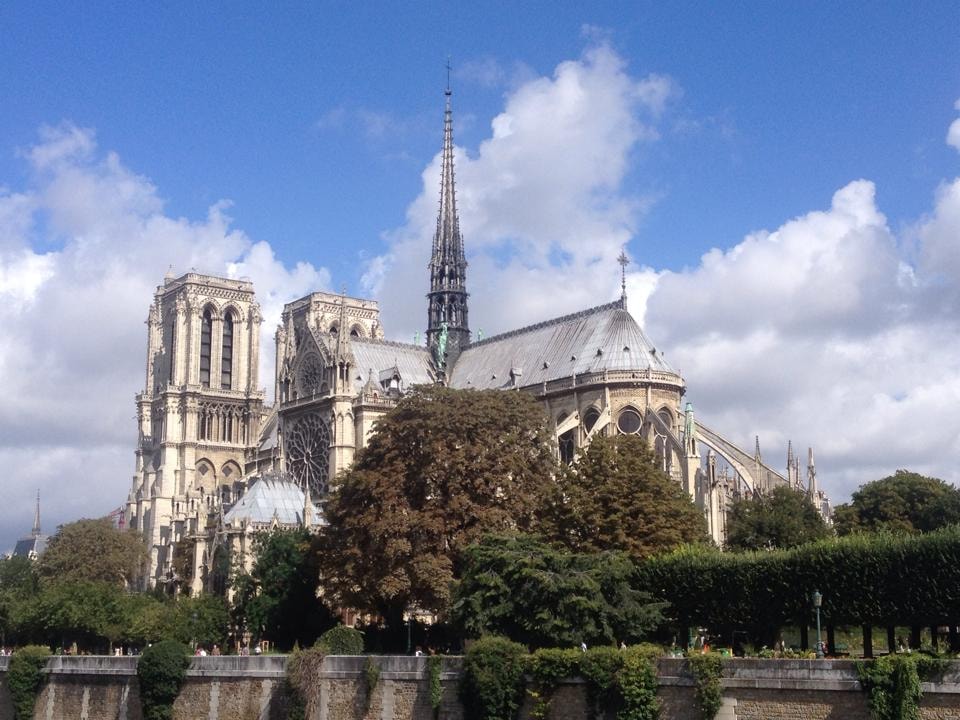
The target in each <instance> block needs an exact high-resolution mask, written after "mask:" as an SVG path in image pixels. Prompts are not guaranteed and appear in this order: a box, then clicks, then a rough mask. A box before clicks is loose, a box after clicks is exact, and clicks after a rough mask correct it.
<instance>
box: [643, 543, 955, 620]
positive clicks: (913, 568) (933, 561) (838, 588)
mask: <svg viewBox="0 0 960 720" xmlns="http://www.w3.org/2000/svg"><path fill="white" fill-rule="evenodd" d="M958 566H960V527H951V528H947V529H945V530H941V531H938V532H933V533H928V534H925V535H910V536H906V535H891V534H861V535H852V536H847V537H842V538H832V539H829V540H823V541H820V542H816V543H811V544H809V545H803V546H800V547H797V548H794V549H791V550H782V551H773V552H752V553H730V552H726V553H721V552H720V551H718V550H710V549H704V548H693V547H688V548H683V549H680V550H677V551H675V552H672V553H669V554H665V555H660V556H657V557H654V558H651V559H649V560H647V561H646V562H644V563H643V564H641V565H640V566H639V567H638V569H637V576H638V580H637V582H638V584H639V586H640V588H642V589H645V590H649V591H650V592H651V593H652V594H653V595H654V596H655V597H658V598H659V599H663V600H666V601H668V602H669V603H670V607H669V609H668V610H667V613H666V614H668V615H669V616H671V618H672V619H673V620H674V621H675V622H676V623H677V624H678V625H679V626H681V627H690V626H694V625H702V626H705V627H710V628H713V629H725V628H732V627H743V628H753V629H756V630H757V631H758V632H759V631H769V630H771V629H775V628H778V627H781V626H784V625H795V624H796V625H809V624H810V623H811V621H812V618H813V608H812V603H811V599H810V596H811V594H812V593H813V591H814V590H819V591H820V593H822V595H823V604H822V607H821V620H822V622H823V623H824V624H826V625H876V626H892V625H951V624H952V625H956V624H958V622H960V582H958V580H957V575H956V568H957V567H958Z"/></svg>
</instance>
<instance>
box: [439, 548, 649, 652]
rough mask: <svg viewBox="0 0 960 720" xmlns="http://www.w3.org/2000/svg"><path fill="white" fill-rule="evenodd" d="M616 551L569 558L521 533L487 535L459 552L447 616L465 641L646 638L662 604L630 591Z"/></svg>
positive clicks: (625, 566)
mask: <svg viewBox="0 0 960 720" xmlns="http://www.w3.org/2000/svg"><path fill="white" fill-rule="evenodd" d="M634 573H635V567H634V564H633V563H632V562H631V561H630V558H628V557H627V555H626V554H624V553H621V552H600V553H589V554H578V553H572V552H569V551H566V550H559V549H556V548H554V547H551V546H550V545H548V544H547V543H545V542H543V541H542V540H540V539H538V538H535V537H531V536H526V535H520V536H511V535H499V536H488V537H486V538H484V539H483V540H482V541H481V542H480V543H478V544H476V545H471V546H470V547H469V548H467V549H466V551H465V552H464V569H463V577H462V579H461V580H460V582H459V583H457V589H456V593H455V596H454V601H453V604H452V611H451V617H452V620H453V622H454V624H455V625H456V626H457V627H458V628H460V629H461V630H463V631H464V632H465V633H466V634H467V635H468V636H469V637H480V636H481V635H485V634H498V635H504V636H506V637H509V638H510V639H511V640H515V641H517V642H522V643H524V644H525V645H529V646H532V647H576V646H578V645H579V644H580V643H581V642H586V643H587V644H589V645H611V644H615V643H617V642H619V641H629V642H634V641H638V640H641V639H643V638H644V637H645V636H646V635H647V633H649V632H650V631H651V630H653V629H654V628H655V627H656V626H657V625H658V624H659V623H660V621H661V620H662V616H661V614H660V611H661V609H662V608H663V606H664V603H656V602H653V601H652V600H651V598H650V595H649V594H647V593H646V592H643V591H641V590H639V589H637V588H636V587H635V586H634Z"/></svg>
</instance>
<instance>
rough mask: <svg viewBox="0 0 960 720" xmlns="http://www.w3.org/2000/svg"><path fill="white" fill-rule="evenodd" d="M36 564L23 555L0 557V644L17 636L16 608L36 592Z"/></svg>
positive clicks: (28, 600) (26, 601)
mask: <svg viewBox="0 0 960 720" xmlns="http://www.w3.org/2000/svg"><path fill="white" fill-rule="evenodd" d="M38 589H39V587H38V580H37V573H36V566H35V565H34V563H33V562H32V561H31V560H29V559H28V558H25V557H16V556H15V557H10V558H0V645H5V644H6V643H7V640H8V639H14V638H16V637H17V630H18V627H17V624H16V622H15V618H16V617H17V615H18V608H19V607H20V606H22V605H24V604H25V603H29V602H30V601H31V600H32V598H33V597H34V596H35V595H36V594H37V591H38Z"/></svg>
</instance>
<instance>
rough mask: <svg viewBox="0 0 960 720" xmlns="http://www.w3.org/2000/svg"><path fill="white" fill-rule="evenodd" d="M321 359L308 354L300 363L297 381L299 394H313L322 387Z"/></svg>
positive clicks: (322, 370) (322, 369)
mask: <svg viewBox="0 0 960 720" xmlns="http://www.w3.org/2000/svg"><path fill="white" fill-rule="evenodd" d="M324 374H325V373H324V367H323V361H321V360H320V358H319V357H318V356H317V355H313V354H311V355H308V356H307V357H306V358H304V360H303V363H302V364H301V365H300V373H299V377H298V378H297V382H298V383H299V385H300V394H302V395H315V394H317V393H318V392H320V391H321V390H322V389H323V384H324V383H323V376H324Z"/></svg>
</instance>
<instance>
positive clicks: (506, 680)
mask: <svg viewBox="0 0 960 720" xmlns="http://www.w3.org/2000/svg"><path fill="white" fill-rule="evenodd" d="M526 654H527V650H526V648H525V647H524V646H523V645H520V644H519V643H515V642H512V641H510V640H507V639H506V638H503V637H496V636H488V637H484V638H480V639H479V640H477V641H476V642H475V643H474V644H473V645H472V646H471V647H470V649H469V650H468V651H467V655H466V657H465V658H464V663H463V677H462V678H461V680H460V697H461V699H462V700H463V705H464V711H465V715H466V718H467V720H513V718H514V717H516V714H517V709H518V708H519V707H520V703H521V701H522V699H523V672H524V669H525V665H526V663H525V656H526Z"/></svg>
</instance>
